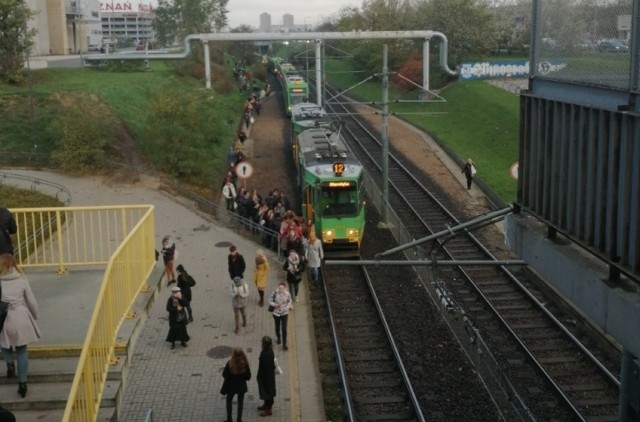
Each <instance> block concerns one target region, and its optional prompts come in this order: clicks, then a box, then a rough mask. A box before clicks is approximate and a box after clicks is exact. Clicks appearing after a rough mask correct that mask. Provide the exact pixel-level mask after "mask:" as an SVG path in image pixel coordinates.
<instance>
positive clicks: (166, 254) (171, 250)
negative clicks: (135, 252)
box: [161, 236, 176, 286]
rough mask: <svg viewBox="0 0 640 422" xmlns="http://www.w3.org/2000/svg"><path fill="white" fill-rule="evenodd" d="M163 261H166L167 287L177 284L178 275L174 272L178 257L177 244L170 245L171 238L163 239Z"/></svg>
mask: <svg viewBox="0 0 640 422" xmlns="http://www.w3.org/2000/svg"><path fill="white" fill-rule="evenodd" d="M161 253H162V260H163V261H164V273H165V275H166V276H167V286H170V285H171V284H172V283H175V282H176V273H175V272H174V271H173V261H174V259H175V255H176V244H175V243H172V244H171V245H169V236H165V237H164V238H163V239H162V251H161Z"/></svg>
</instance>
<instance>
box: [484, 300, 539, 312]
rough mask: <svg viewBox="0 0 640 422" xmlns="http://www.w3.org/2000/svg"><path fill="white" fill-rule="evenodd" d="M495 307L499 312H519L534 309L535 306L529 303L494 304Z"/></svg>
mask: <svg viewBox="0 0 640 422" xmlns="http://www.w3.org/2000/svg"><path fill="white" fill-rule="evenodd" d="M493 305H494V307H495V308H496V309H497V310H498V311H517V310H525V309H532V308H533V305H531V303H529V302H522V303H503V304H499V303H494V304H493Z"/></svg>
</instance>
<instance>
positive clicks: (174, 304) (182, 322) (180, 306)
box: [166, 286, 191, 349]
mask: <svg viewBox="0 0 640 422" xmlns="http://www.w3.org/2000/svg"><path fill="white" fill-rule="evenodd" d="M186 307H187V301H186V300H184V299H183V298H182V294H181V292H180V287H178V286H175V287H173V288H172V289H171V296H170V297H169V299H167V312H169V334H167V340H166V341H168V342H169V343H171V349H175V348H176V341H179V342H180V344H181V345H182V347H187V342H188V341H189V340H190V339H191V338H190V337H189V333H188V332H187V323H188V322H189V315H188V314H187V310H186Z"/></svg>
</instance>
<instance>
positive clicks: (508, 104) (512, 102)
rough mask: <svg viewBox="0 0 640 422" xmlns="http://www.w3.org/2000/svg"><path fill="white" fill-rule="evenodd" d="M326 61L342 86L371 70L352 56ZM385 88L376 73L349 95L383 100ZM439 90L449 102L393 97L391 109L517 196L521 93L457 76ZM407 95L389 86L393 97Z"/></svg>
mask: <svg viewBox="0 0 640 422" xmlns="http://www.w3.org/2000/svg"><path fill="white" fill-rule="evenodd" d="M325 66H326V71H327V79H328V80H329V81H330V82H331V83H333V84H335V85H337V86H340V87H342V88H343V89H347V88H349V87H352V86H354V85H356V84H358V83H360V82H361V81H362V80H364V79H366V78H368V77H369V76H371V75H369V74H365V73H362V72H354V71H353V69H352V67H351V62H349V61H339V60H336V59H328V60H327V61H326V62H325ZM381 90H382V88H381V84H380V80H379V79H378V78H374V79H372V80H370V81H367V82H365V83H363V84H361V85H358V86H356V87H354V88H353V89H352V90H349V91H348V92H347V93H346V95H354V96H357V97H359V98H362V99H364V100H366V101H371V102H375V103H377V104H380V102H381V98H382V94H381ZM438 94H439V95H440V96H442V97H443V98H444V99H445V100H446V102H444V103H393V102H392V103H391V104H390V106H389V110H390V112H392V113H395V114H396V115H397V116H398V117H401V118H403V119H405V120H407V121H409V122H411V123H412V124H414V125H415V126H417V127H420V128H421V129H423V130H424V131H425V132H428V133H429V134H431V135H432V136H433V137H434V138H436V139H437V140H438V141H439V142H441V143H442V144H444V145H446V146H447V147H448V148H449V149H450V150H451V151H453V152H454V153H455V154H456V155H457V158H458V159H459V160H460V162H461V163H462V161H463V160H466V159H467V158H472V159H473V160H474V162H475V163H476V166H477V168H478V176H479V177H480V178H481V179H482V180H483V181H484V182H486V183H487V184H488V185H489V186H490V187H491V188H492V189H493V190H494V191H495V192H496V193H497V194H498V195H499V196H500V197H501V198H502V199H503V200H504V201H505V202H507V203H509V202H512V201H514V200H515V198H516V180H515V179H513V178H512V177H511V175H510V168H511V166H512V165H513V164H514V163H515V162H516V161H517V160H518V125H519V100H518V97H517V96H515V95H513V94H511V93H509V92H507V91H505V90H502V89H500V88H497V87H495V86H493V85H491V84H489V83H486V82H483V81H474V82H463V83H459V82H455V83H452V84H451V85H449V86H447V87H446V88H445V89H443V90H441V91H440V92H439V93H438ZM405 98H407V96H406V95H404V94H399V93H397V92H396V91H395V90H394V89H393V87H390V93H389V99H390V101H393V100H395V99H400V100H401V99H405ZM377 107H380V106H379V105H378V106H377ZM440 113H442V114H440Z"/></svg>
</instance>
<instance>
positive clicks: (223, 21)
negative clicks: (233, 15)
mask: <svg viewBox="0 0 640 422" xmlns="http://www.w3.org/2000/svg"><path fill="white" fill-rule="evenodd" d="M228 2H229V0H160V1H159V2H158V7H157V8H156V19H155V20H154V23H153V27H154V29H155V31H156V35H157V37H158V41H159V42H160V44H161V45H167V44H172V43H174V42H176V41H180V40H182V39H184V38H185V37H186V36H187V35H189V34H198V33H209V32H216V31H220V30H222V29H223V28H224V27H226V26H227V12H228V11H227V3H228Z"/></svg>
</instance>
